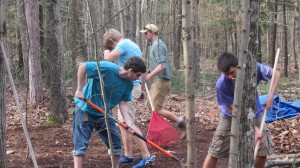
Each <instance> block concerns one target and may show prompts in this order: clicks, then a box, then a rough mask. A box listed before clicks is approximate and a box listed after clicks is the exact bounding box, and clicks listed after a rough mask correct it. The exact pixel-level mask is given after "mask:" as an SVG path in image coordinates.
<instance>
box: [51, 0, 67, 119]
mask: <svg viewBox="0 0 300 168" xmlns="http://www.w3.org/2000/svg"><path fill="white" fill-rule="evenodd" d="M60 3H61V2H60V1H59V0H58V1H57V0H51V1H50V0H49V1H47V15H46V16H47V19H46V22H47V25H48V28H47V56H48V60H49V62H50V74H51V76H50V77H51V78H50V79H51V80H50V110H51V114H50V119H53V120H54V121H58V122H59V123H61V124H62V123H64V122H65V121H66V119H67V118H68V113H67V106H66V103H67V102H66V89H65V79H64V76H65V75H64V74H65V69H64V57H63V41H62V36H63V34H62V31H61V30H62V28H61V25H62V23H61V15H60V5H61V4H60Z"/></svg>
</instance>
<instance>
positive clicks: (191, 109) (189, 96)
mask: <svg viewBox="0 0 300 168" xmlns="http://www.w3.org/2000/svg"><path fill="white" fill-rule="evenodd" d="M191 6H192V5H191V1H190V0H185V1H183V2H182V40H183V42H182V43H183V55H184V68H185V69H184V75H185V94H186V102H185V103H186V106H185V111H186V117H187V141H188V145H187V146H188V147H187V148H188V149H187V165H188V166H187V167H189V168H195V167H197V166H196V148H195V147H196V145H195V142H196V141H195V138H196V127H195V95H194V93H195V92H194V91H195V86H194V83H195V80H194V78H195V77H194V75H195V74H194V70H195V66H194V61H195V55H193V45H192V37H193V35H192V33H193V29H192V26H191V25H192V24H191V22H192V7H191ZM191 81H193V82H191Z"/></svg>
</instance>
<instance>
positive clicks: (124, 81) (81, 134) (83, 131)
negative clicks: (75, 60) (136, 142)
mask: <svg viewBox="0 0 300 168" xmlns="http://www.w3.org/2000/svg"><path fill="white" fill-rule="evenodd" d="M97 63H98V62H86V63H84V64H81V65H80V66H79V69H78V82H77V90H76V92H75V98H74V101H75V104H76V107H75V110H74V120H73V143H74V150H73V152H72V153H73V159H74V167H75V168H81V167H82V165H83V158H84V156H85V154H86V150H87V148H88V144H89V139H90V136H91V133H92V132H93V130H96V131H97V134H98V135H99V137H100V138H101V139H102V141H103V142H104V143H105V144H106V145H107V146H108V147H109V145H108V135H107V131H106V124H105V121H104V115H103V114H101V113H100V112H98V111H97V110H95V109H94V108H92V107H91V106H89V105H88V104H87V103H86V102H85V101H83V100H81V99H80V98H84V99H88V100H90V101H91V102H93V103H94V104H96V105H97V106H98V107H100V108H102V109H105V106H104V103H103V97H102V91H101V86H100V79H99V74H98V68H97ZM99 67H100V71H101V74H102V77H103V82H104V93H105V101H106V104H107V107H108V111H107V112H108V113H109V114H110V115H112V114H111V110H112V109H113V108H114V107H115V106H116V105H117V104H119V106H120V109H121V113H122V115H123V117H124V122H125V123H126V125H127V126H129V127H130V128H131V129H132V130H133V131H136V130H135V128H134V127H132V125H133V123H132V122H131V120H130V117H129V114H128V105H127V102H128V101H130V100H131V91H132V88H133V83H132V81H134V80H136V79H138V78H139V77H140V76H141V75H142V74H143V73H145V72H146V65H145V63H144V61H143V59H141V58H140V57H131V58H130V59H128V60H127V61H126V62H125V64H124V66H123V67H119V66H118V65H116V64H114V63H112V62H108V61H100V63H99ZM85 76H87V78H88V79H89V80H88V82H87V84H85V85H84V81H85V80H84V78H85ZM109 127H110V129H111V136H112V142H113V149H114V155H115V157H114V158H115V161H116V163H117V164H116V167H119V162H118V161H119V159H120V155H121V154H122V146H121V137H120V135H119V132H118V129H117V127H116V125H115V122H114V121H113V120H112V119H109ZM132 130H131V131H132ZM108 151H109V153H110V150H108Z"/></svg>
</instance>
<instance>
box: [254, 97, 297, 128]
mask: <svg viewBox="0 0 300 168" xmlns="http://www.w3.org/2000/svg"><path fill="white" fill-rule="evenodd" d="M266 99H267V95H262V96H259V101H260V104H262V105H263V103H264V102H265V101H266ZM298 114H300V102H287V101H285V100H281V99H280V98H279V96H278V95H275V96H274V101H273V105H272V108H271V109H270V110H269V113H268V115H267V117H266V123H269V122H273V121H275V120H279V119H282V118H291V117H295V116H296V115H298Z"/></svg>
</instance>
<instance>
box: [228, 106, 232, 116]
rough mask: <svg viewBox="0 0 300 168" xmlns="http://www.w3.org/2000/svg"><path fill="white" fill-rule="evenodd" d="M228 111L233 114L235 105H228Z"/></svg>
mask: <svg viewBox="0 0 300 168" xmlns="http://www.w3.org/2000/svg"><path fill="white" fill-rule="evenodd" d="M227 108H228V111H229V112H230V113H231V114H232V110H233V105H227Z"/></svg>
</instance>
